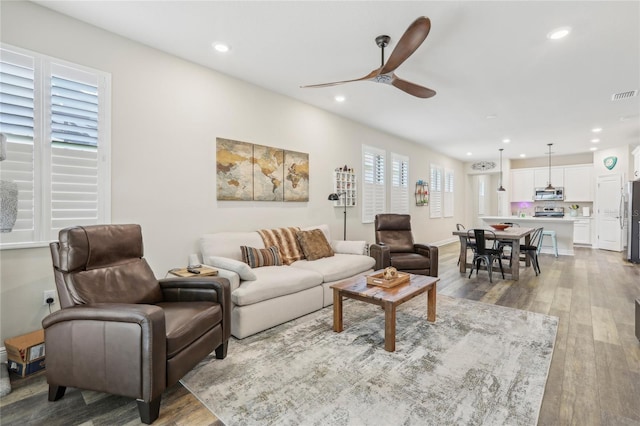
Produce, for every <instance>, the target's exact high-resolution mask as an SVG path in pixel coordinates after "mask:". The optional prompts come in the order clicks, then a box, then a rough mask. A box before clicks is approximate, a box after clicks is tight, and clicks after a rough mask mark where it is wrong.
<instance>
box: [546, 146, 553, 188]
mask: <svg viewBox="0 0 640 426" xmlns="http://www.w3.org/2000/svg"><path fill="white" fill-rule="evenodd" d="M551 145H553V144H552V143H548V144H547V146H548V147H549V180H548V181H547V187H546V188H545V189H548V190H554V189H555V188H554V187H553V185H551Z"/></svg>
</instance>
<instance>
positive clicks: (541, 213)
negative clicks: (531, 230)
mask: <svg viewBox="0 0 640 426" xmlns="http://www.w3.org/2000/svg"><path fill="white" fill-rule="evenodd" d="M533 215H534V217H564V207H550V206H544V207H536V210H535V213H534V214H533Z"/></svg>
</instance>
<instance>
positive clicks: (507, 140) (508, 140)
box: [502, 138, 511, 143]
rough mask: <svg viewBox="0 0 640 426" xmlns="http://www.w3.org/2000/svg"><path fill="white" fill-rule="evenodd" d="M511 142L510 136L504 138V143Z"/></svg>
mask: <svg viewBox="0 0 640 426" xmlns="http://www.w3.org/2000/svg"><path fill="white" fill-rule="evenodd" d="M509 142H511V139H509V138H505V139H502V143H509Z"/></svg>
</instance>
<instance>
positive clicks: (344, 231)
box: [329, 192, 347, 241]
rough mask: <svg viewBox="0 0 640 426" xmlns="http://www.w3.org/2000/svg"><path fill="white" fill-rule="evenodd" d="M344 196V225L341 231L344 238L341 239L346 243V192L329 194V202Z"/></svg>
mask: <svg viewBox="0 0 640 426" xmlns="http://www.w3.org/2000/svg"><path fill="white" fill-rule="evenodd" d="M343 195H344V225H343V226H342V231H343V234H344V236H343V237H342V239H343V240H344V241H347V193H346V192H338V193H335V192H334V193H333V194H329V201H339V200H340V197H342V196H343Z"/></svg>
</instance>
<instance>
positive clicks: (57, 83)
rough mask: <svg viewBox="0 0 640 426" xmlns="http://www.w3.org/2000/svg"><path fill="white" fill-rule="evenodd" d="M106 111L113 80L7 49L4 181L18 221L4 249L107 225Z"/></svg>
mask: <svg viewBox="0 0 640 426" xmlns="http://www.w3.org/2000/svg"><path fill="white" fill-rule="evenodd" d="M109 103H110V76H109V74H106V73H103V72H100V71H96V70H91V69H88V68H85V67H82V66H80V65H74V64H70V63H67V62H63V61H60V60H57V59H54V58H51V57H48V56H45V55H41V54H38V53H35V52H29V51H27V50H24V49H20V48H14V47H9V46H7V45H4V44H3V45H2V48H0V132H2V133H4V134H5V135H6V136H7V141H8V142H7V145H8V146H7V158H6V160H4V161H2V162H1V163H0V177H1V178H2V180H3V181H13V182H15V183H16V184H17V187H18V217H17V221H16V224H15V225H14V227H13V229H12V230H11V231H10V232H4V233H3V234H2V239H1V240H0V247H1V248H3V249H4V248H23V247H40V246H44V245H48V243H49V242H50V241H51V240H54V239H56V238H57V236H58V232H59V230H60V229H62V228H65V227H68V226H76V225H92V224H97V223H109V221H110V198H111V196H110V190H111V188H110V180H111V179H110V150H109V129H110V125H109V110H110V107H109ZM3 185H5V183H3Z"/></svg>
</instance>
